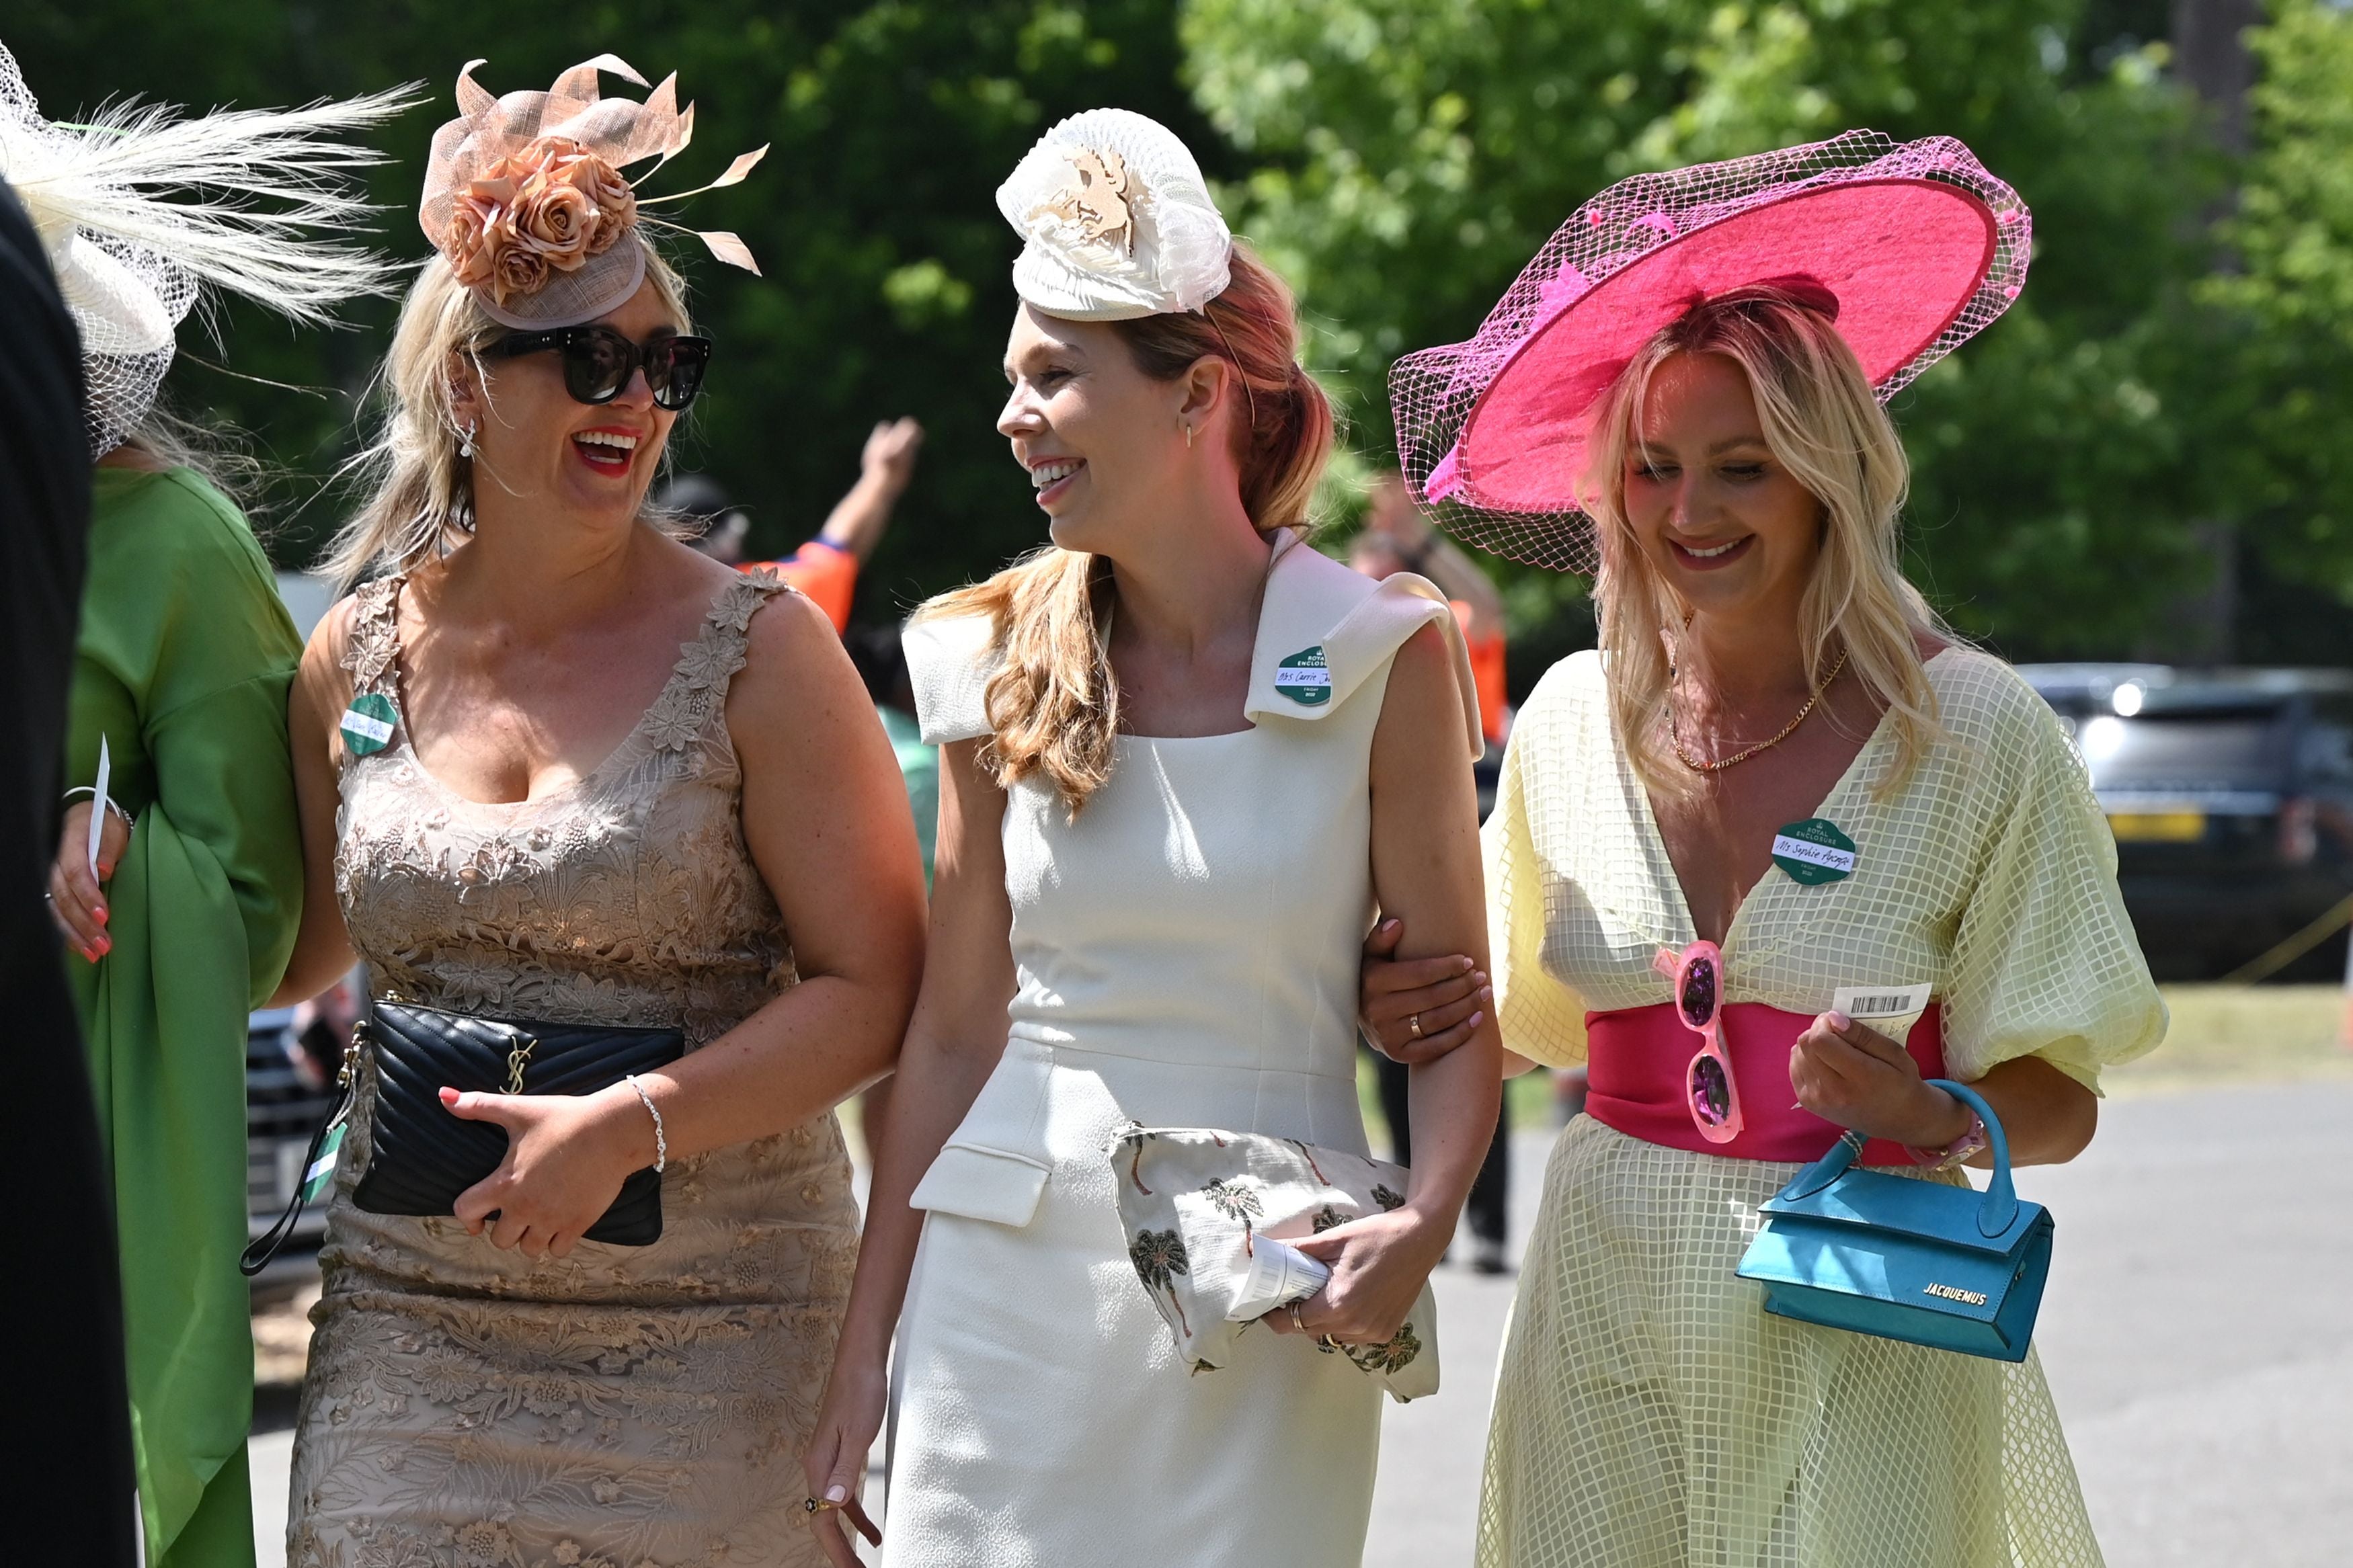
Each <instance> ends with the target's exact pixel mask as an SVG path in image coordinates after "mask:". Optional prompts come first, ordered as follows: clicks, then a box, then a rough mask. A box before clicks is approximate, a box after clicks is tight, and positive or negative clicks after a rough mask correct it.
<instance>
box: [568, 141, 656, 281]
mask: <svg viewBox="0 0 2353 1568" xmlns="http://www.w3.org/2000/svg"><path fill="white" fill-rule="evenodd" d="M548 178H549V179H550V180H551V181H553V182H554V183H556V184H562V185H565V186H567V187H569V188H570V189H572V190H575V191H578V192H579V193H580V194H581V195H584V196H586V197H587V198H588V201H589V202H590V204H591V205H593V206H594V207H595V208H596V222H595V223H594V224H592V225H591V226H589V230H588V254H589V255H590V256H592V257H593V256H602V255H604V254H605V253H606V252H607V251H608V250H610V249H612V248H613V247H614V245H615V244H616V243H617V241H618V240H619V239H620V237H621V236H623V235H625V234H627V233H628V231H629V230H630V229H631V228H633V227H635V226H636V225H637V221H638V194H637V193H636V192H635V191H633V190H631V189H630V188H629V182H628V181H627V180H625V179H623V178H621V172H620V171H619V170H618V169H616V168H614V167H613V165H612V164H610V163H607V162H605V160H604V159H602V158H599V157H597V156H596V154H595V153H583V154H582V155H581V156H579V157H577V158H574V159H571V160H569V161H568V162H566V163H565V164H564V165H563V166H562V167H561V168H558V169H554V170H551V171H550V172H549V174H548Z"/></svg>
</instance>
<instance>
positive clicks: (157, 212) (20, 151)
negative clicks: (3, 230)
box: [0, 47, 415, 457]
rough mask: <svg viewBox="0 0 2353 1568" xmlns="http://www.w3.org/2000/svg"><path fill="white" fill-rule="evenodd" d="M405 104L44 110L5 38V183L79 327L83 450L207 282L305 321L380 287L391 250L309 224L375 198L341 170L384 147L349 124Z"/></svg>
mask: <svg viewBox="0 0 2353 1568" xmlns="http://www.w3.org/2000/svg"><path fill="white" fill-rule="evenodd" d="M414 101H415V100H414V98H413V97H412V96H411V95H410V94H409V93H408V91H407V90H406V89H397V90H395V91H391V92H383V93H375V94H373V95H371V96H369V97H365V98H357V99H353V100H349V101H346V102H341V103H332V102H330V103H317V104H313V105H311V107H309V108H307V109H290V110H221V111H219V112H216V113H213V114H208V115H205V116H203V117H201V118H197V119H185V118H182V117H181V116H180V115H179V114H178V113H177V112H176V111H175V110H171V109H168V108H165V107H163V106H160V105H152V104H151V105H145V106H142V105H139V104H135V103H119V104H113V105H110V106H108V107H107V108H104V109H101V110H99V111H98V112H97V114H96V115H94V116H93V117H92V118H91V119H90V121H89V122H87V123H85V124H79V125H54V124H51V123H50V122H49V121H47V120H45V119H43V118H42V117H41V112H40V109H39V106H38V104H37V102H36V100H35V99H34V97H33V94H32V90H31V89H29V88H27V87H26V85H25V78H24V73H23V72H22V71H21V70H19V69H18V68H17V65H16V58H15V57H14V56H12V55H10V54H9V53H8V51H7V49H6V48H5V47H0V180H5V182H6V183H7V184H8V186H9V187H10V188H11V189H12V190H14V191H15V192H16V195H17V197H18V198H19V199H20V200H22V201H23V202H24V203H25V205H26V208H27V210H28V211H29V212H30V213H31V215H32V219H33V224H34V226H35V227H36V228H37V230H39V232H40V236H41V244H42V248H43V249H44V250H45V251H46V252H47V256H48V259H49V266H50V268H51V269H52V270H53V271H54V272H55V273H56V274H57V279H58V290H59V292H60V293H62V294H63V295H64V297H65V302H66V306H67V308H68V309H69V310H71V311H72V313H73V318H74V324H75V325H76V327H77V328H79V331H80V333H81V344H82V357H83V370H84V373H85V379H86V380H87V382H88V390H87V394H86V398H85V404H84V417H85V422H86V423H87V425H88V426H89V430H90V451H91V455H92V456H94V457H95V456H100V455H102V454H104V453H106V452H108V451H111V449H112V448H113V447H116V446H118V445H120V444H121V441H122V438H123V437H125V436H127V435H129V434H130V433H131V431H132V428H133V427H134V426H137V425H138V423H139V421H140V420H141V419H142V418H144V417H145V416H146V414H147V410H148V409H149V407H151V406H152V405H153V403H154V400H155V389H156V388H157V387H158V386H159V385H160V384H162V382H163V379H164V371H165V370H167V369H168V368H169V367H170V365H171V363H172V355H173V353H174V348H175V347H176V338H175V334H176V331H177V329H178V327H179V324H180V322H181V321H184V320H185V319H186V318H187V315H188V312H189V311H190V310H193V309H194V308H195V304H196V301H197V300H198V299H199V298H200V297H201V296H202V294H203V293H204V291H205V290H206V289H207V288H215V289H228V290H230V291H232V292H235V293H237V294H242V295H244V296H246V297H247V298H248V299H250V300H257V301H259V303H261V304H264V305H267V306H269V308H270V309H271V310H277V311H280V313H282V314H284V315H287V316H289V317H291V318H292V319H293V320H295V321H301V322H304V323H306V324H318V323H323V322H325V321H329V320H330V319H331V316H330V312H331V310H332V307H334V306H335V305H336V304H338V303H340V302H341V301H343V300H349V299H352V298H354V297H356V296H359V295H364V294H382V293H386V292H389V291H390V289H391V288H392V286H393V282H394V268H393V267H392V264H391V263H389V262H387V261H386V260H385V259H384V258H380V257H378V256H376V255H375V254H373V253H372V252H369V251H366V250H363V249H361V248H359V247H355V246H352V245H349V244H343V243H340V242H338V241H337V240H335V239H334V238H332V237H334V236H341V235H346V234H350V233H353V232H354V231H356V230H358V229H360V228H361V227H363V226H364V222H365V220H366V218H367V216H368V215H369V214H370V213H371V212H373V211H374V210H375V209H373V208H372V207H370V206H369V205H367V204H366V202H365V201H364V198H363V196H362V195H361V193H360V191H359V188H358V186H357V184H356V182H355V181H354V180H353V174H354V172H355V171H357V170H360V169H363V168H365V167H367V166H368V165H370V164H373V163H381V162H383V161H384V160H383V158H382V156H381V154H379V153H375V151H374V150H372V149H370V148H367V147H364V146H361V145H358V144H356V143H354V142H351V141H348V140H346V138H348V137H349V136H351V135H352V134H353V133H354V132H360V131H364V130H365V129H367V128H368V127H370V126H373V125H376V124H378V123H380V122H382V121H385V120H388V119H390V118H391V117H392V116H394V115H396V114H397V113H399V112H400V111H401V110H403V109H406V108H407V107H408V106H409V104H410V103H412V102H414Z"/></svg>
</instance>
